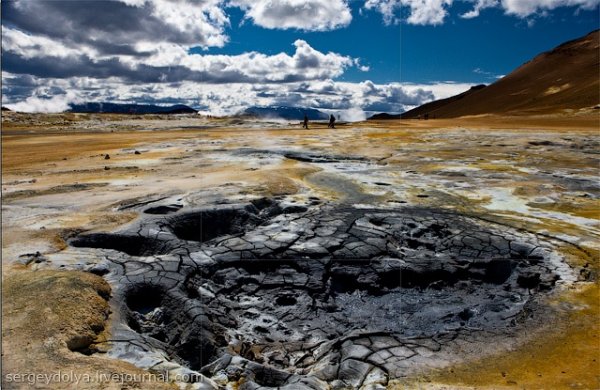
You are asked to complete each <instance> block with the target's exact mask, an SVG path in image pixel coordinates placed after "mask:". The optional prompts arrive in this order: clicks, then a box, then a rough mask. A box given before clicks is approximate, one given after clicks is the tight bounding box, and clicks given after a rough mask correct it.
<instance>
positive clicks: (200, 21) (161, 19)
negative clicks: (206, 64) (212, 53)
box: [2, 0, 229, 55]
mask: <svg viewBox="0 0 600 390" xmlns="http://www.w3.org/2000/svg"><path fill="white" fill-rule="evenodd" d="M221 3H222V1H221V0H203V1H200V2H194V1H184V0H180V1H176V0H156V1H154V0H147V1H135V2H133V1H125V2H122V1H105V0H88V1H70V0H53V1H23V0H21V1H3V2H2V21H3V25H5V24H9V25H12V26H13V27H14V28H16V29H19V30H22V31H27V32H29V33H30V34H32V35H41V36H45V37H48V38H50V39H54V40H60V41H61V42H63V44H64V45H66V46H70V47H76V48H80V47H93V48H94V49H96V50H98V51H99V52H100V53H102V54H107V55H109V54H120V55H123V54H128V55H143V54H144V53H139V52H138V51H137V50H135V45H136V44H137V43H138V42H155V43H160V42H171V43H177V44H182V45H195V46H201V47H211V46H218V47H220V46H223V45H224V44H225V43H226V42H227V35H226V33H225V28H226V27H227V26H228V25H229V19H228V17H227V15H226V14H225V12H224V10H223V8H222V6H221Z"/></svg>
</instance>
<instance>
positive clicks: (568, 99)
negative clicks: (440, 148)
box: [369, 30, 600, 119]
mask: <svg viewBox="0 0 600 390" xmlns="http://www.w3.org/2000/svg"><path fill="white" fill-rule="evenodd" d="M599 37H600V31H599V30H596V31H593V32H591V33H589V34H588V35H586V36H584V37H582V38H579V39H575V40H572V41H569V42H565V43H563V44H562V45H560V46H557V47H556V48H554V49H552V50H550V51H548V52H545V53H542V54H540V55H538V56H536V57H535V58H534V59H532V60H531V61H529V62H527V63H525V64H523V65H521V66H520V67H518V68H517V69H515V70H514V71H513V72H511V73H510V74H509V75H507V76H505V77H503V78H501V79H500V80H498V81H496V82H495V83H493V84H491V85H489V86H487V87H485V86H481V85H478V86H476V87H473V88H471V89H470V90H468V91H466V92H463V93H461V94H459V95H456V96H453V97H450V98H447V99H442V100H436V101H434V102H430V103H427V104H424V105H422V106H420V107H417V108H415V109H413V110H410V111H407V112H405V113H403V114H400V115H390V114H377V115H374V116H372V117H371V118H369V119H399V118H402V119H415V118H419V117H422V118H423V117H425V116H428V117H429V118H430V119H433V118H456V117H460V116H468V115H483V114H501V115H543V114H552V113H557V112H561V111H563V110H567V109H573V110H577V109H581V108H592V107H595V106H597V105H598V104H599V103H600V78H599V77H598V64H599V63H600V39H599Z"/></svg>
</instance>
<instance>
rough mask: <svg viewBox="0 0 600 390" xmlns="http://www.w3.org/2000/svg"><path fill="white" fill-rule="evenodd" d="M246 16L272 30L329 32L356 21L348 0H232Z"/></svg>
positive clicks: (232, 3)
mask: <svg viewBox="0 0 600 390" xmlns="http://www.w3.org/2000/svg"><path fill="white" fill-rule="evenodd" d="M228 4H229V5H230V6H236V7H240V8H241V9H242V10H244V12H245V18H246V19H251V20H252V22H253V23H254V24H256V25H258V26H261V27H264V28H270V29H282V30H284V29H290V28H293V29H299V30H307V31H328V30H334V29H337V28H340V27H345V26H347V25H349V24H350V22H351V21H352V14H351V12H350V8H349V7H348V3H347V2H346V0H327V1H322V0H278V1H272V0H231V1H230V2H229V3H228Z"/></svg>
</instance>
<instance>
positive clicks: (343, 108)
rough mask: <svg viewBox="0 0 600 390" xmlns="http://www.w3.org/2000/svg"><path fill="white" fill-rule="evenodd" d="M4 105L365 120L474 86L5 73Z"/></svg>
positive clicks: (30, 108) (47, 109)
mask: <svg viewBox="0 0 600 390" xmlns="http://www.w3.org/2000/svg"><path fill="white" fill-rule="evenodd" d="M2 80H3V81H4V83H3V86H2V88H3V94H4V93H5V92H7V91H9V89H12V90H11V91H10V93H7V94H5V96H6V98H5V101H4V104H5V105H6V106H8V107H9V108H11V109H15V110H18V111H27V112H34V111H43V112H56V111H62V110H65V109H67V104H68V103H70V102H82V101H95V102H115V103H138V104H145V103H147V104H177V103H181V104H187V105H189V106H192V107H194V108H197V109H200V110H201V111H203V112H207V113H208V112H210V113H212V114H215V115H229V114H235V113H237V112H239V111H241V110H243V109H245V108H246V107H248V106H255V105H259V106H268V105H289V106H301V107H314V108H318V109H321V110H323V111H325V112H329V113H334V114H336V115H341V116H342V118H343V119H344V120H350V119H352V120H357V118H358V119H361V118H362V117H363V116H364V115H370V114H373V113H376V112H390V113H398V112H402V111H405V110H408V109H411V108H413V107H415V106H418V105H420V104H423V103H426V102H428V101H431V100H433V99H440V98H444V97H448V96H451V95H455V94H457V93H460V92H463V91H465V90H467V89H469V88H470V87H471V85H470V84H456V83H438V84H404V83H402V84H401V83H389V84H377V83H373V82H372V81H364V82H360V83H353V82H340V81H334V80H331V79H327V80H314V81H301V82H291V83H285V84H280V83H259V84H251V83H228V84H214V83H201V82H193V81H184V82H177V83H138V84H126V83H123V82H122V81H121V80H120V79H119V78H116V77H114V78H109V79H95V78H90V77H72V78H37V77H32V76H29V75H18V74H12V73H8V72H6V71H4V72H3V73H2Z"/></svg>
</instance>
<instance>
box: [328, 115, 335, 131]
mask: <svg viewBox="0 0 600 390" xmlns="http://www.w3.org/2000/svg"><path fill="white" fill-rule="evenodd" d="M327 127H329V128H331V129H335V116H333V114H331V115H330V116H329V124H328V125H327Z"/></svg>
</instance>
